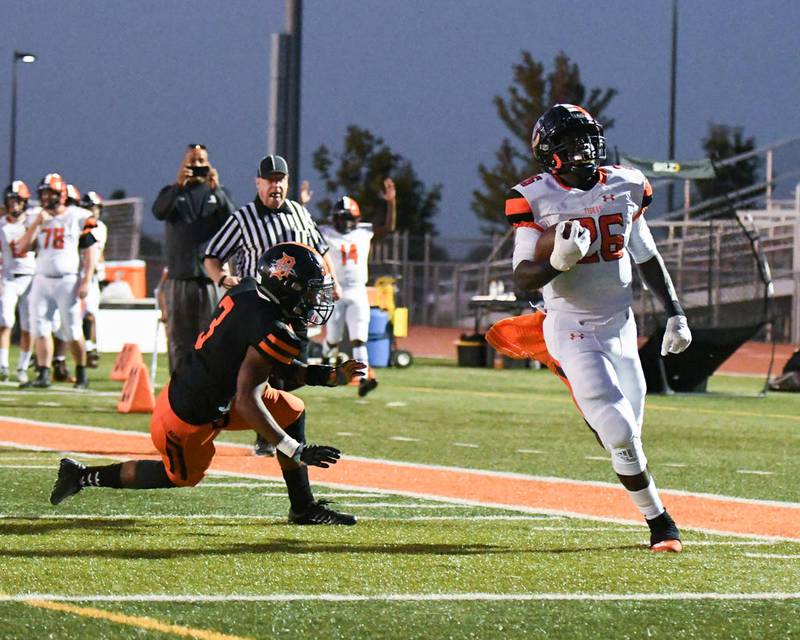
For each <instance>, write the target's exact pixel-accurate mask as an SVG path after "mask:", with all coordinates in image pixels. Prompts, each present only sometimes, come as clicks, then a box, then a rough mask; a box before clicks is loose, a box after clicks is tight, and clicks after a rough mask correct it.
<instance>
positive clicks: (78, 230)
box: [36, 206, 96, 277]
mask: <svg viewBox="0 0 800 640" xmlns="http://www.w3.org/2000/svg"><path fill="white" fill-rule="evenodd" d="M95 226H96V223H95V221H94V218H92V214H91V212H90V211H87V210H86V209H81V208H80V207H74V206H69V207H67V208H66V209H65V210H64V211H63V212H62V213H61V214H60V215H58V216H52V217H48V218H47V219H46V220H45V221H44V222H42V226H41V227H40V228H39V233H38V236H37V245H36V273H38V274H42V275H45V276H49V277H57V276H62V275H72V274H77V273H78V270H79V269H80V261H81V258H80V253H79V249H80V242H81V236H83V235H84V234H87V233H91V231H92V229H94V227H95Z"/></svg>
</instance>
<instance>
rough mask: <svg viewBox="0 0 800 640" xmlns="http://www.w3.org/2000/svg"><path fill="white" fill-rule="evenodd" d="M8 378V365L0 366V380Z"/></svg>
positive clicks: (3, 380)
mask: <svg viewBox="0 0 800 640" xmlns="http://www.w3.org/2000/svg"><path fill="white" fill-rule="evenodd" d="M6 380H8V367H0V382H5V381H6Z"/></svg>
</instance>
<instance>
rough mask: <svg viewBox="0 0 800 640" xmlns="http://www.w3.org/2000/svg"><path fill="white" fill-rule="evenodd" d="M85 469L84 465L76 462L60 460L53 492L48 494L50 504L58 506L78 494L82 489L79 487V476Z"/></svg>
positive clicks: (65, 459)
mask: <svg viewBox="0 0 800 640" xmlns="http://www.w3.org/2000/svg"><path fill="white" fill-rule="evenodd" d="M85 469H86V465H83V464H81V463H80V462H78V461H77V460H73V459H72V458H61V465H60V466H59V467H58V477H57V478H56V481H55V483H54V484H53V490H52V491H51V492H50V504H59V503H60V502H63V501H64V500H66V499H67V498H69V497H70V496H74V495H75V494H76V493H78V491H80V490H81V489H82V488H83V487H81V475H82V474H83V471H84V470H85Z"/></svg>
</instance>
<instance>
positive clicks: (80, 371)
mask: <svg viewBox="0 0 800 640" xmlns="http://www.w3.org/2000/svg"><path fill="white" fill-rule="evenodd" d="M72 386H73V387H75V388H76V389H88V388H89V375H88V374H87V373H86V367H82V366H81V365H78V366H77V367H75V384H74V385H72Z"/></svg>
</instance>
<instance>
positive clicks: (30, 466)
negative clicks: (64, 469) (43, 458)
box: [0, 462, 58, 471]
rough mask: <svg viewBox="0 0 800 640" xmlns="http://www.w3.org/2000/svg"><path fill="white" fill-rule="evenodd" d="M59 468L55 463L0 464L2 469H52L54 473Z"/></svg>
mask: <svg viewBox="0 0 800 640" xmlns="http://www.w3.org/2000/svg"><path fill="white" fill-rule="evenodd" d="M57 468H58V467H57V465H56V463H55V462H53V464H0V469H50V471H53V470H54V469H57Z"/></svg>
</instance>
